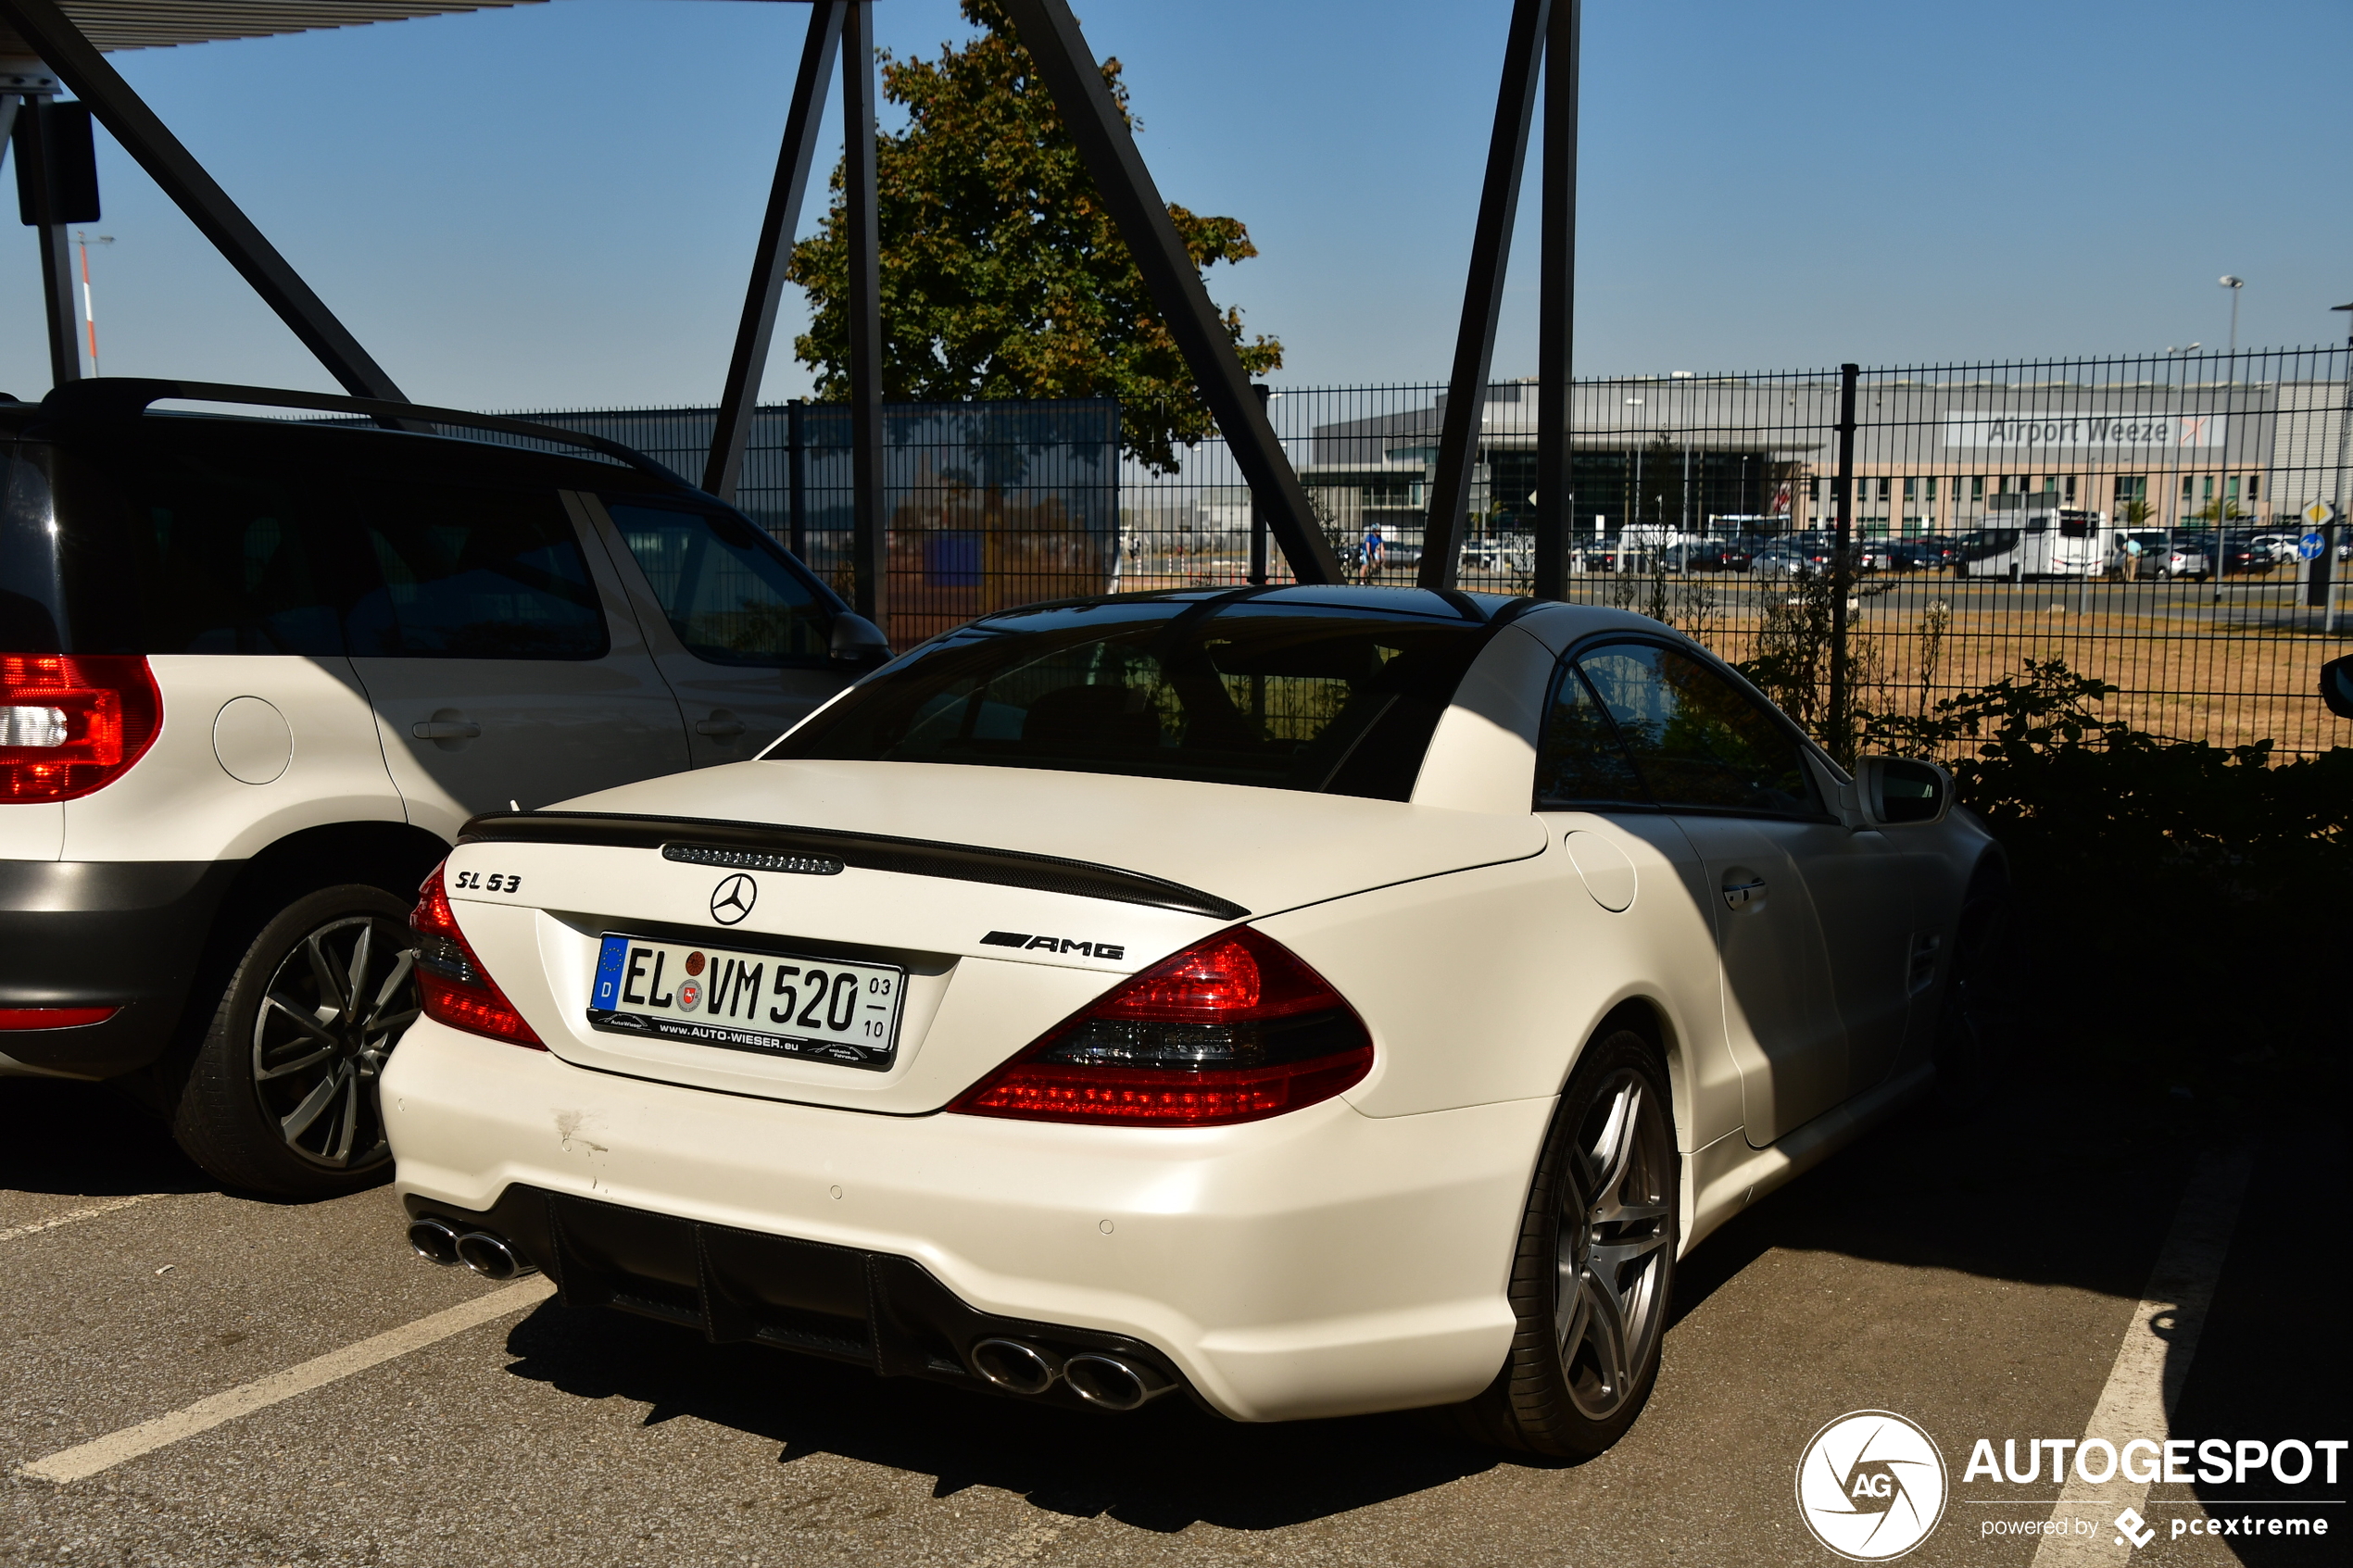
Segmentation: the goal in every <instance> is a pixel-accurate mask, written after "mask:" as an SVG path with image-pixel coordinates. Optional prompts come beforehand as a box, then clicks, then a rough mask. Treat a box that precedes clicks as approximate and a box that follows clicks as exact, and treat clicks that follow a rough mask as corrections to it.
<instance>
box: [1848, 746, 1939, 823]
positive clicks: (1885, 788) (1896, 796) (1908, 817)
mask: <svg viewBox="0 0 2353 1568" xmlns="http://www.w3.org/2000/svg"><path fill="white" fill-rule="evenodd" d="M1855 771H1856V784H1857V785H1858V786H1859V788H1860V791H1861V794H1862V797H1863V816H1864V819H1865V820H1866V821H1867V822H1869V823H1870V824H1871V826H1873V827H1893V826H1896V825H1898V824H1900V823H1905V822H1943V821H1944V814H1945V813H1946V812H1947V811H1950V810H1951V809H1953V775H1952V774H1950V773H1948V772H1946V771H1944V769H1942V768H1940V767H1938V766H1937V765H1936V764H1935V763H1933V762H1919V761H1915V760H1913V759H1910V758H1907V757H1866V758H1864V759H1862V760H1861V761H1860V762H1858V763H1856V770H1855Z"/></svg>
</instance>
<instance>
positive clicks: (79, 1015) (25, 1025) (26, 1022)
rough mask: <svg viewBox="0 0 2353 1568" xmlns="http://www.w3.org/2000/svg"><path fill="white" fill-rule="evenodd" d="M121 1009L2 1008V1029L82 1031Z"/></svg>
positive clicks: (0, 1009) (0, 1014)
mask: <svg viewBox="0 0 2353 1568" xmlns="http://www.w3.org/2000/svg"><path fill="white" fill-rule="evenodd" d="M120 1011H121V1009H120V1008H111V1007H108V1008H0V1029H82V1028H86V1027H87V1026H88V1025H90V1024H93V1023H104V1022H106V1021H107V1019H109V1018H112V1017H113V1016H114V1015H115V1014H116V1013H119V1012H120Z"/></svg>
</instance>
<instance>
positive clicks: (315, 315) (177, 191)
mask: <svg viewBox="0 0 2353 1568" xmlns="http://www.w3.org/2000/svg"><path fill="white" fill-rule="evenodd" d="M0 21H5V22H6V23H7V24H8V25H9V26H11V27H13V28H15V29H16V31H17V35H18V36H19V37H20V38H22V39H23V40H24V41H25V42H26V43H27V44H31V46H32V48H33V51H34V53H36V54H38V55H39V56H41V59H42V63H43V64H44V65H46V66H47V67H48V68H49V69H51V70H54V71H56V72H57V77H58V79H59V80H60V81H62V82H65V84H66V85H67V86H69V87H70V88H72V89H73V93H74V96H75V97H77V98H80V99H81V100H82V102H83V103H86V104H88V105H89V106H90V108H91V112H92V113H94V114H95V115H96V116H97V117H98V122H99V123H100V124H102V125H104V126H105V127H106V128H107V131H108V132H111V133H112V134H113V136H114V139H115V140H116V141H117V142H120V144H122V148H123V150H124V151H125V152H127V153H129V154H130V155H131V156H132V157H133V158H136V159H137V160H138V162H139V166H140V167H141V168H142V169H145V170H146V171H147V173H148V175H149V177H150V178H152V179H153V180H154V181H155V182H156V183H157V184H158V185H160V186H162V187H163V192H164V194H166V195H168V196H170V198H171V199H172V200H173V201H174V202H176V203H177V204H179V207H180V210H181V211H182V212H184V213H186V214H187V215H188V219H189V221H191V222H193V223H194V224H195V226H196V228H197V230H198V231H199V232H201V233H202V234H203V235H204V237H205V238H206V239H208V240H210V241H211V242H212V244H213V245H214V247H215V248H216V249H218V250H219V251H220V254H221V255H222V256H223V257H226V258H227V260H228V262H229V265H231V266H232V267H234V268H235V269H236V270H238V272H239V273H241V274H243V276H244V278H245V282H248V283H250V284H252V285H253V289H254V292H255V293H257V294H258V295H261V298H262V301H263V302H264V303H265V304H267V305H268V306H269V307H270V308H271V309H272V310H274V311H276V312H277V313H278V319H279V320H283V322H285V324H286V325H287V327H288V328H290V329H291V330H292V331H293V332H294V334H295V336H296V337H297V338H299V339H301V340H302V345H303V346H304V347H306V348H308V349H309V350H310V352H311V353H312V354H314V355H316V356H318V358H319V362H320V363H321V365H324V366H325V367H326V368H327V371H328V373H329V374H330V375H332V376H333V377H334V378H335V380H336V381H338V382H340V383H343V385H344V388H345V389H346V391H348V392H350V393H351V394H352V395H354V396H358V397H374V398H379V399H382V400H384V401H387V402H398V403H405V402H407V401H408V398H407V397H406V396H404V395H402V393H401V391H400V388H399V387H398V386H396V385H395V384H394V383H393V380H392V378H391V377H390V376H388V375H386V374H385V373H384V367H382V366H381V365H378V364H377V363H376V362H375V360H373V359H372V358H369V355H368V351H367V350H366V349H364V348H362V347H360V346H359V339H357V338H355V337H353V336H352V335H351V333H350V332H349V331H348V330H346V328H345V326H344V324H343V323H342V322H341V321H339V320H336V319H335V315H334V312H333V311H332V310H329V309H328V308H327V307H326V305H325V304H324V303H323V302H322V301H321V299H320V298H319V296H318V295H316V294H313V293H312V292H311V290H310V285H309V284H308V283H306V282H303V281H302V279H301V277H300V275H298V274H297V273H296V271H295V270H294V268H293V267H291V266H290V265H288V264H287V261H286V258H285V257H283V256H280V255H279V254H278V252H277V250H276V248H275V247H274V246H272V245H271V244H270V242H269V241H268V240H266V239H264V238H262V234H261V231H260V230H259V229H257V228H255V227H254V225H253V220H251V219H249V218H247V217H246V216H245V213H244V212H243V211H242V210H240V209H239V207H237V204H236V203H234V202H233V201H231V200H230V199H229V196H228V193H226V192H225V191H223V190H221V188H220V185H219V184H218V183H216V182H214V180H213V178H212V176H211V175H209V174H208V173H206V172H205V169H204V166H203V165H202V164H200V163H198V162H197V161H196V160H195V157H193V156H191V155H190V153H189V151H188V149H187V148H185V147H183V146H182V145H181V144H180V140H179V138H178V137H176V136H174V135H172V133H171V132H170V131H169V130H167V129H166V128H165V126H164V123H163V121H162V120H160V119H157V118H156V114H155V111H154V110H152V109H150V108H148V107H147V106H146V104H145V102H144V101H142V100H141V98H140V96H139V94H136V93H134V92H132V90H131V86H130V84H129V83H128V82H124V81H123V80H122V78H121V77H120V75H118V74H117V73H116V71H115V69H114V67H112V66H110V65H108V64H107V61H106V57H105V56H102V55H101V54H99V53H98V51H97V49H96V48H95V47H94V45H93V44H91V42H90V41H89V39H87V38H85V37H83V36H82V30H81V29H80V28H78V27H76V26H75V25H74V24H73V22H72V21H71V20H70V19H68V18H67V16H66V14H65V12H64V11H62V10H61V9H59V8H58V6H57V0H0Z"/></svg>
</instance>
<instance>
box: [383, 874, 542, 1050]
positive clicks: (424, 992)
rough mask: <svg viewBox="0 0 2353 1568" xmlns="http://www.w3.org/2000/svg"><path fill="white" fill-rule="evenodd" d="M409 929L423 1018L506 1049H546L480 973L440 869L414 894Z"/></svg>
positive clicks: (486, 973) (504, 996) (484, 972)
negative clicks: (414, 945)
mask: <svg viewBox="0 0 2353 1568" xmlns="http://www.w3.org/2000/svg"><path fill="white" fill-rule="evenodd" d="M409 930H411V931H413V932H415V933H416V934H417V999H418V1001H419V1002H420V1003H421V1004H422V1006H423V1008H424V1011H425V1016H426V1017H427V1018H430V1019H432V1020H433V1021H434V1022H436V1023H447V1025H449V1027H450V1028H452V1029H463V1030H464V1031H466V1032H467V1033H468V1034H470V1035H489V1036H490V1037H491V1038H492V1039H494V1040H504V1041H506V1042H507V1043H508V1044H510V1045H515V1046H529V1047H531V1048H532V1049H534V1050H541V1051H544V1050H546V1049H547V1045H546V1043H545V1042H543V1041H542V1040H541V1039H540V1038H539V1036H538V1035H536V1034H535V1033H534V1032H533V1030H532V1027H531V1025H530V1024H528V1023H525V1022H523V1021H522V1014H521V1013H519V1012H517V1011H516V1010H515V1004H514V1003H512V1002H510V1001H509V1000H507V994H506V993H505V992H504V991H501V990H500V989H498V983H497V981H495V980H493V979H491V978H490V972H489V971H488V970H486V969H484V968H483V967H482V960H480V959H478V958H476V957H475V956H474V950H473V948H472V947H470V946H469V945H468V944H467V942H466V934H465V933H464V932H462V931H459V929H458V917H457V915H456V914H455V913H454V912H452V911H451V909H450V908H449V891H448V889H447V888H446V887H444V886H443V885H442V883H441V868H440V867H439V866H435V867H434V869H433V875H431V876H429V877H427V878H425V884H424V885H423V886H422V887H421V888H419V889H417V908H416V912H415V913H413V914H411V915H410V916H409Z"/></svg>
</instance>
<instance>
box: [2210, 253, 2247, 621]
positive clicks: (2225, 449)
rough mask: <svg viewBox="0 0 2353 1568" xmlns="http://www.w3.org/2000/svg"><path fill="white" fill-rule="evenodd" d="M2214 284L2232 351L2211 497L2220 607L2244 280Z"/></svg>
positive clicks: (2227, 554)
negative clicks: (2225, 294) (2225, 299)
mask: <svg viewBox="0 0 2353 1568" xmlns="http://www.w3.org/2000/svg"><path fill="white" fill-rule="evenodd" d="M2216 281H2217V282H2220V283H2221V285H2222V286H2223V287H2224V288H2226V289H2228V290H2230V291H2231V352H2230V355H2229V357H2228V358H2225V359H2224V360H2223V361H2222V364H2223V367H2224V377H2223V382H2222V416H2223V418H2222V461H2221V465H2220V467H2219V470H2218V471H2217V475H2216V477H2218V478H2220V479H2221V481H2222V483H2221V486H2220V487H2219V488H2217V490H2216V491H2215V494H2214V602H2215V603H2216V604H2218V605H2219V604H2221V602H2222V574H2223V573H2224V572H2226V571H2229V570H2230V569H2231V533H2230V521H2231V500H2230V495H2231V427H2232V425H2233V423H2234V422H2235V421H2234V420H2233V419H2232V417H2231V415H2232V409H2231V389H2232V388H2233V387H2234V386H2236V385H2237V384H2238V380H2239V290H2241V289H2243V288H2245V287H2246V279H2245V278H2235V277H2233V276H2232V275H2231V274H2230V273H2228V272H2225V273H2223V274H2222V276H2221V278H2219V279H2217V280H2216ZM2218 619H2219V618H2218Z"/></svg>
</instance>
